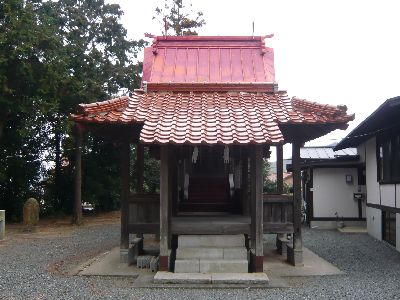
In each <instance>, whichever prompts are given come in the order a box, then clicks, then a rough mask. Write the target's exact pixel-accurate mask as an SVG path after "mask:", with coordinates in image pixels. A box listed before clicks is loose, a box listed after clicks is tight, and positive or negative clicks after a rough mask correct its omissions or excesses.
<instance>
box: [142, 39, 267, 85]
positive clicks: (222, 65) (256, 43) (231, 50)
mask: <svg viewBox="0 0 400 300" xmlns="http://www.w3.org/2000/svg"><path fill="white" fill-rule="evenodd" d="M264 39H265V37H261V36H255V37H251V36H250V37H248V36H246V37H228V36H212V37H206V36H200V37H199V36H184V37H171V36H166V37H163V36H162V37H155V39H154V41H153V44H152V46H151V47H148V48H146V49H145V55H144V62H143V79H142V82H149V83H185V82H186V83H188V82H191V83H204V82H207V83H239V82H240V83H243V82H269V83H274V82H275V69H274V52H273V49H272V48H269V47H266V46H265V43H264Z"/></svg>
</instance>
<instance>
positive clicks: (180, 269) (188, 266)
mask: <svg viewBox="0 0 400 300" xmlns="http://www.w3.org/2000/svg"><path fill="white" fill-rule="evenodd" d="M199 272H200V260H199V259H176V260H175V273H199Z"/></svg>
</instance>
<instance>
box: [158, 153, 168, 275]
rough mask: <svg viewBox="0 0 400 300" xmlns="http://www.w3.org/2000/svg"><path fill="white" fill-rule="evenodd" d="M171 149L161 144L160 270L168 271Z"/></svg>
mask: <svg viewBox="0 0 400 300" xmlns="http://www.w3.org/2000/svg"><path fill="white" fill-rule="evenodd" d="M169 181H170V180H169V151H168V146H161V153H160V271H168V269H169V268H168V267H169V266H168V256H169V232H170V230H169V223H170V217H169V216H170V207H169V206H170V205H169V204H170V203H169V199H170V191H169Z"/></svg>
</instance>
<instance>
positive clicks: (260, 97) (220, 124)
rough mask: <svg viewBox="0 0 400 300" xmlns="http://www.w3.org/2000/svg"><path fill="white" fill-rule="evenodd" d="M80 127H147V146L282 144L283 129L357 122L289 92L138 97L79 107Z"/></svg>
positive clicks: (337, 109) (340, 109) (143, 139)
mask: <svg viewBox="0 0 400 300" xmlns="http://www.w3.org/2000/svg"><path fill="white" fill-rule="evenodd" d="M72 117H73V119H74V120H75V121H76V122H80V123H97V124H130V125H135V124H137V125H142V126H143V128H142V129H141V133H140V141H141V142H143V143H160V144H165V143H176V144H184V143H190V144H201V143H205V144H263V143H268V144H279V143H283V142H284V135H283V134H282V131H281V129H280V126H281V125H282V124H298V125H300V124H302V125H304V124H314V125H318V124H332V126H333V127H334V128H340V127H342V126H343V124H346V123H347V122H348V121H349V120H351V119H352V118H353V116H351V115H347V114H346V108H345V107H334V106H327V105H321V104H317V103H313V102H309V101H306V100H301V99H297V98H293V99H290V98H289V97H288V96H287V94H286V93H285V92H279V93H242V92H180V93H174V92H149V93H142V92H135V93H133V94H132V96H131V97H127V96H125V97H120V98H116V99H113V100H109V101H104V102H97V103H93V104H80V105H79V111H78V114H75V115H72Z"/></svg>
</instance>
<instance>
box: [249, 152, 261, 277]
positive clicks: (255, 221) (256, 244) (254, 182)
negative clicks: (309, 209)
mask: <svg viewBox="0 0 400 300" xmlns="http://www.w3.org/2000/svg"><path fill="white" fill-rule="evenodd" d="M262 167H263V158H262V146H260V145H253V146H251V154H250V174H251V177H250V178H251V247H252V250H253V251H254V269H253V271H255V272H262V271H263V257H264V253H263V196H262V191H263V186H262V182H263V180H262Z"/></svg>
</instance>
